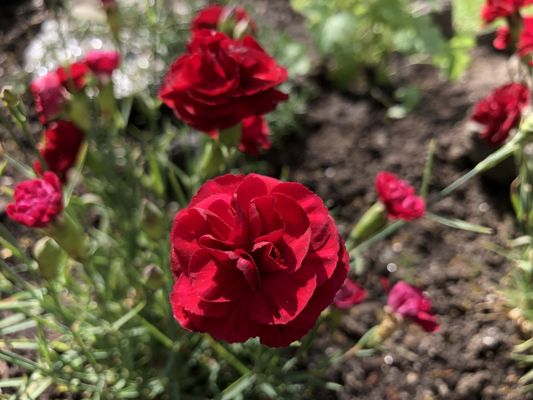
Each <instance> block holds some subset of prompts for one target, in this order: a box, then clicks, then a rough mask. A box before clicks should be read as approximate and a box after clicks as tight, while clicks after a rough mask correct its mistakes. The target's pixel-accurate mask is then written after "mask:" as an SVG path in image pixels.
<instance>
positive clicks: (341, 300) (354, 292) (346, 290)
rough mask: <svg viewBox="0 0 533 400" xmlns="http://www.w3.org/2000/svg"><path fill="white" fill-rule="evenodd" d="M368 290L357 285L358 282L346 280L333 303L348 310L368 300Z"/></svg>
mask: <svg viewBox="0 0 533 400" xmlns="http://www.w3.org/2000/svg"><path fill="white" fill-rule="evenodd" d="M366 294H367V292H366V290H365V289H363V288H362V287H361V286H359V285H358V284H357V282H355V281H353V280H351V279H350V278H346V280H345V281H344V283H343V284H342V286H341V288H340V289H339V291H338V292H337V294H336V295H335V298H334V299H333V302H334V303H335V305H336V306H337V307H338V308H342V309H347V308H350V307H352V306H355V305H357V304H359V303H362V302H363V300H364V299H365V298H366Z"/></svg>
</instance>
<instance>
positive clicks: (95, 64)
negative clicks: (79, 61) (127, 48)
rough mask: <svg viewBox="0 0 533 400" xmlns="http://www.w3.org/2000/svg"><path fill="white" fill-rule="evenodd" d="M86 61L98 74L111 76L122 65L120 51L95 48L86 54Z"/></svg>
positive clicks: (92, 70)
mask: <svg viewBox="0 0 533 400" xmlns="http://www.w3.org/2000/svg"><path fill="white" fill-rule="evenodd" d="M85 63H86V64H87V66H88V67H89V69H90V70H91V72H93V73H94V74H97V75H103V76H111V74H112V73H113V71H114V70H115V69H117V68H118V66H119V65H120V53H119V52H118V51H106V50H93V51H91V52H89V53H87V54H86V55H85Z"/></svg>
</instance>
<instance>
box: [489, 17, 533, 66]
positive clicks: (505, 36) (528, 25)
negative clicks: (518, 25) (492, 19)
mask: <svg viewBox="0 0 533 400" xmlns="http://www.w3.org/2000/svg"><path fill="white" fill-rule="evenodd" d="M522 24H523V25H522V30H521V31H520V37H519V40H518V44H517V46H516V51H517V53H518V55H519V56H520V57H527V56H528V55H529V54H530V53H531V52H532V51H533V17H525V18H523V19H522ZM511 40H512V38H511V32H510V31H509V28H508V27H507V26H502V27H501V28H499V29H498V30H497V31H496V37H495V38H494V42H493V45H494V47H495V48H496V49H498V50H505V49H507V48H508V47H509V46H510V45H511V44H512V43H511Z"/></svg>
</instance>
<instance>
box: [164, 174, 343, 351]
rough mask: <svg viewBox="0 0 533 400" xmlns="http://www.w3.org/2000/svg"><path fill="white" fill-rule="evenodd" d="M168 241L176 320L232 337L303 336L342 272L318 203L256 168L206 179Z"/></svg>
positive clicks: (275, 339) (277, 341)
mask: <svg viewBox="0 0 533 400" xmlns="http://www.w3.org/2000/svg"><path fill="white" fill-rule="evenodd" d="M170 240H171V261H172V263H171V264H172V273H173V275H174V279H175V282H174V289H173V292H172V295H171V297H170V301H171V303H172V308H173V311H174V316H175V318H176V319H177V320H178V321H179V323H180V324H181V325H182V326H183V327H184V328H186V329H188V330H191V331H195V332H207V333H209V334H211V335H212V336H213V337H215V338H217V339H221V340H225V341H227V342H230V343H233V342H244V341H246V340H247V339H249V338H253V337H259V338H260V340H261V343H263V344H266V345H268V346H274V347H281V346H287V345H289V344H290V343H291V342H293V341H295V340H297V339H300V338H301V337H302V336H303V335H305V334H306V333H307V332H308V331H309V330H310V329H311V328H312V327H313V325H314V324H315V322H316V320H317V318H318V316H319V315H320V313H321V312H322V310H324V309H325V308H326V307H327V306H328V305H330V304H331V303H332V301H333V298H334V296H335V293H337V291H338V289H339V288H340V286H341V285H342V283H343V282H344V280H345V279H346V275H347V272H348V269H349V257H348V253H347V252H346V249H345V247H344V243H343V242H342V240H341V239H340V236H339V233H338V231H337V228H336V226H335V223H334V221H333V219H332V218H331V217H330V216H329V214H328V210H327V208H326V207H325V206H324V203H323V202H322V200H321V199H320V198H319V197H318V196H317V195H315V194H314V193H313V192H311V191H310V190H308V189H307V188H306V187H305V186H303V185H301V184H299V183H294V182H281V181H279V180H277V179H273V178H269V177H266V176H262V175H256V174H250V175H246V176H242V175H224V176H221V177H218V178H216V179H214V180H210V181H207V182H206V183H205V184H204V185H203V186H202V187H201V188H200V190H199V191H198V193H197V194H196V196H195V197H193V199H192V200H191V203H190V204H189V206H188V207H187V208H185V209H183V210H181V211H180V212H179V213H178V214H177V215H176V217H175V219H174V226H173V228H172V233H171V236H170Z"/></svg>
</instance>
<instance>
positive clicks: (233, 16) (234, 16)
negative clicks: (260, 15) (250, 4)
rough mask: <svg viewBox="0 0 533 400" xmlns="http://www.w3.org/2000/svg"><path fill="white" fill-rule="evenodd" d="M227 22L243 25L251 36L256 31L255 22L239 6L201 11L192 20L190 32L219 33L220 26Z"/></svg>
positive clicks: (214, 6)
mask: <svg viewBox="0 0 533 400" xmlns="http://www.w3.org/2000/svg"><path fill="white" fill-rule="evenodd" d="M228 20H234V21H235V23H237V24H239V23H241V24H244V25H245V28H247V29H248V30H249V31H250V32H251V33H252V34H254V33H255V31H256V25H255V22H254V21H253V20H252V19H251V18H250V16H249V15H248V13H247V12H246V10H245V9H244V8H242V7H239V6H233V7H223V6H220V5H213V6H209V7H205V8H204V9H202V10H201V11H200V12H199V13H198V14H197V15H196V17H195V18H194V19H193V20H192V25H191V31H192V32H193V33H196V32H198V31H199V30H201V29H208V30H213V31H221V25H222V24H224V23H225V22H226V21H228Z"/></svg>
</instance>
